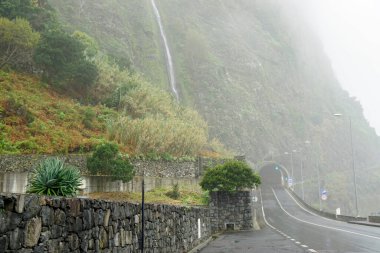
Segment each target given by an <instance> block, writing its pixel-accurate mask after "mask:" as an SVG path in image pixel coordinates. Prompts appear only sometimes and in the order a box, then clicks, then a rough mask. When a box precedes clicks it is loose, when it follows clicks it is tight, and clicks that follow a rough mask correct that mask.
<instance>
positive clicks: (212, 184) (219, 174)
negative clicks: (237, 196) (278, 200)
mask: <svg viewBox="0 0 380 253" xmlns="http://www.w3.org/2000/svg"><path fill="white" fill-rule="evenodd" d="M260 183H261V181H260V176H259V175H258V174H256V173H255V172H253V170H252V169H251V168H250V167H249V165H248V164H247V163H245V162H241V161H236V160H231V161H227V162H226V163H224V164H222V165H217V166H215V167H214V168H209V169H208V170H207V171H206V173H205V175H204V176H203V178H202V181H201V183H200V185H201V187H202V189H203V190H206V191H210V192H212V191H226V192H234V191H238V190H242V189H244V188H253V187H254V186H257V185H259V184H260Z"/></svg>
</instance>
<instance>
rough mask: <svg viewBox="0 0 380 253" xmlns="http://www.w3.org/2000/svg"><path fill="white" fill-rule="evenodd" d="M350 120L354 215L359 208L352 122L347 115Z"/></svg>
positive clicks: (357, 213)
mask: <svg viewBox="0 0 380 253" xmlns="http://www.w3.org/2000/svg"><path fill="white" fill-rule="evenodd" d="M349 120H350V143H351V160H352V161H351V162H352V173H353V176H354V189H355V211H356V217H358V216H359V208H358V192H357V186H356V171H355V153H354V145H353V142H352V122H351V117H349Z"/></svg>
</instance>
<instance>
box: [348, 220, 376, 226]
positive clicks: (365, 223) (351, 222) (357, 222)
mask: <svg viewBox="0 0 380 253" xmlns="http://www.w3.org/2000/svg"><path fill="white" fill-rule="evenodd" d="M348 223H350V224H356V225H363V226H369V227H380V223H373V222H360V221H348Z"/></svg>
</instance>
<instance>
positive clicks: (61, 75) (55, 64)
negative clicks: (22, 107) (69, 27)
mask: <svg viewBox="0 0 380 253" xmlns="http://www.w3.org/2000/svg"><path fill="white" fill-rule="evenodd" d="M84 51H85V47H84V45H83V44H82V43H81V42H80V41H79V40H77V39H76V38H75V37H72V36H70V35H68V34H67V33H65V32H63V31H48V32H45V33H44V34H43V36H42V39H41V42H40V43H39V44H38V46H37V48H36V51H35V55H34V60H35V63H36V65H37V67H38V68H40V69H41V70H42V73H43V78H44V80H46V81H47V82H48V83H49V84H51V85H53V86H58V87H60V88H66V89H67V88H69V89H70V88H71V89H73V90H74V91H76V92H78V93H79V94H82V95H86V94H87V93H88V91H89V89H90V88H91V85H92V84H93V83H94V82H95V80H96V78H97V68H96V66H95V65H94V64H93V63H91V62H89V61H88V60H87V59H86V56H85V53H84Z"/></svg>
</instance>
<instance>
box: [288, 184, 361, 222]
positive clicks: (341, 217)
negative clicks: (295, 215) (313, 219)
mask: <svg viewBox="0 0 380 253" xmlns="http://www.w3.org/2000/svg"><path fill="white" fill-rule="evenodd" d="M288 192H289V193H290V194H291V195H292V196H293V197H294V198H296V199H297V201H298V202H299V203H301V205H302V206H303V207H305V208H306V209H308V210H309V211H311V212H313V213H315V214H318V215H320V216H322V217H325V218H328V219H332V220H338V221H345V222H348V221H367V217H354V216H348V215H336V214H333V213H329V212H325V211H320V210H317V209H315V208H314V207H312V206H310V205H309V204H307V203H306V202H305V201H303V200H302V199H301V198H300V197H299V196H298V195H297V194H296V193H295V192H294V191H292V190H288Z"/></svg>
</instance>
